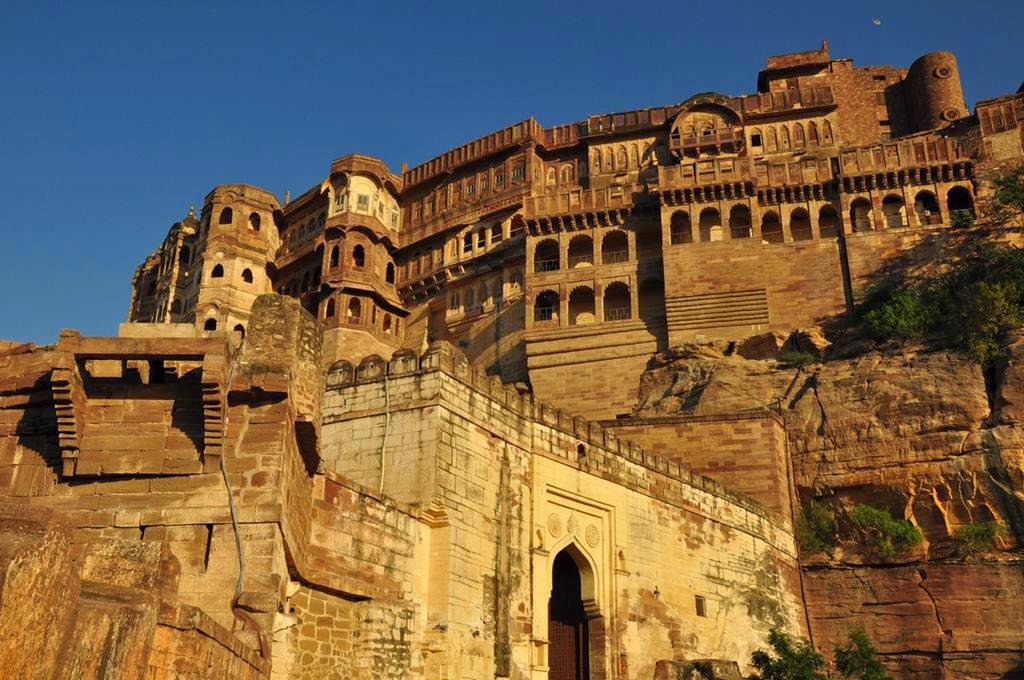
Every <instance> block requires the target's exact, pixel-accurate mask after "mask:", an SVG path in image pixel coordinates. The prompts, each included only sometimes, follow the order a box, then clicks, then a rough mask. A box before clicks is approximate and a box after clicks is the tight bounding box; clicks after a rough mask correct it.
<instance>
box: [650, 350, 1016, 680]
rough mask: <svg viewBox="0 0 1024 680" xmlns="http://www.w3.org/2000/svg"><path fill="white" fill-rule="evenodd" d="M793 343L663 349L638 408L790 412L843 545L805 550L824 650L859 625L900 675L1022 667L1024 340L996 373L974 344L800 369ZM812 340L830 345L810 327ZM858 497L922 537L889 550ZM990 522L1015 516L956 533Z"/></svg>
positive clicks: (992, 674) (995, 673) (975, 674)
mask: <svg viewBox="0 0 1024 680" xmlns="http://www.w3.org/2000/svg"><path fill="white" fill-rule="evenodd" d="M809 340H810V342H808V341H809ZM781 342H782V339H781V338H776V337H761V338H758V339H755V340H751V341H747V342H743V343H738V344H730V345H724V344H717V345H716V344H709V345H687V346H684V347H681V348H677V349H675V350H673V351H671V352H668V353H665V354H663V355H660V356H659V357H658V358H657V359H656V360H655V361H654V362H652V365H651V367H650V368H649V370H648V371H647V373H646V374H645V375H644V377H643V379H642V381H641V390H640V400H639V405H638V415H641V416H648V417H649V416H660V415H669V414H692V415H702V414H713V413H723V412H728V411H735V410H742V409H750V408H755V407H763V406H772V407H773V408H776V409H777V410H778V412H779V413H781V414H782V415H783V417H784V418H785V423H786V430H787V434H788V440H789V446H790V454H791V458H792V464H793V481H794V484H795V487H796V493H797V495H798V496H799V498H800V500H801V501H802V502H803V504H804V505H805V506H806V505H807V504H808V503H809V502H810V501H811V499H816V502H819V503H821V504H823V505H824V506H825V507H828V508H830V509H831V511H833V512H834V513H835V517H836V518H837V524H836V526H837V527H838V544H837V545H836V546H835V547H834V548H833V549H832V550H830V551H822V552H819V553H815V554H806V555H804V556H803V557H802V566H803V577H804V589H805V594H806V599H807V602H808V609H809V616H808V618H809V622H808V623H809V628H810V631H811V634H812V637H813V641H814V643H815V645H816V646H817V647H818V648H819V649H821V650H824V651H826V652H827V654H826V655H828V654H829V653H830V652H831V649H832V647H833V646H834V645H835V644H836V643H837V642H838V641H840V640H842V639H843V638H844V637H845V636H846V634H847V632H848V631H849V630H850V628H851V627H852V626H854V625H855V624H861V625H862V626H863V627H864V628H865V630H866V631H867V632H868V633H869V635H870V636H871V637H872V638H873V639H874V640H875V641H876V643H877V645H878V647H879V650H880V653H881V655H882V658H883V659H884V660H885V661H886V663H887V664H888V665H889V667H890V668H891V669H892V670H893V671H894V672H895V673H896V674H897V676H898V677H907V678H921V679H922V680H924V678H1008V677H1024V616H1021V613H1020V605H1019V601H1020V598H1021V596H1022V594H1024V549H1022V546H1024V344H1019V345H1016V346H1014V347H1013V348H1011V350H1012V351H1011V359H1010V361H1009V363H1008V365H1007V366H1006V367H1005V370H1003V371H1001V372H1000V374H999V375H996V376H994V377H993V376H989V377H988V379H987V380H986V376H985V375H984V374H983V371H982V369H981V367H980V366H978V365H977V364H976V363H974V362H972V361H971V360H970V359H967V358H966V357H962V356H960V355H958V354H954V353H949V352H927V351H920V350H912V349H906V348H902V349H898V350H891V351H885V352H880V351H871V352H866V353H861V354H859V355H857V356H853V357H850V358H846V359H838V360H826V361H825V362H824V363H816V364H811V365H808V366H804V367H803V368H792V367H787V366H786V365H784V364H783V363H781V362H778V361H775V360H773V359H771V358H770V357H773V356H778V350H779V349H780V346H781ZM789 342H790V344H791V345H792V344H793V342H794V338H790V340H789ZM803 342H804V345H805V347H804V348H809V349H812V350H815V351H820V349H821V343H819V342H815V337H814V334H813V333H812V334H808V335H805V336H803ZM743 355H745V356H747V357H769V358H767V359H757V358H744V356H743ZM857 504H868V505H871V506H874V507H877V508H882V509H886V510H888V511H890V512H891V514H892V515H893V516H894V517H895V518H898V519H899V518H905V519H907V520H909V521H910V522H911V523H913V524H914V525H916V526H917V527H918V528H919V529H920V530H921V532H922V534H923V536H924V540H923V541H922V542H921V543H919V544H918V545H916V546H914V547H913V548H911V549H908V550H906V551H904V552H901V553H899V554H897V555H895V556H889V557H888V558H886V557H882V556H880V555H879V554H877V551H873V550H872V549H871V548H870V547H869V546H867V545H865V541H864V540H863V538H861V539H858V538H857V536H856V535H854V534H853V533H852V532H850V531H849V530H848V529H849V526H848V522H844V518H845V517H848V512H849V510H851V509H852V508H853V507H854V506H855V505H857ZM990 522H999V523H1001V524H1002V525H1003V526H1004V527H1005V530H1004V531H1003V532H1002V533H1000V534H999V535H997V536H996V538H995V541H994V544H993V545H987V546H982V547H981V548H980V549H979V548H978V547H977V546H975V547H974V549H973V550H967V549H965V545H964V542H963V540H962V533H961V535H960V540H957V529H958V528H962V527H965V526H968V527H970V526H980V525H983V524H985V523H990ZM962 531H963V529H961V532H962Z"/></svg>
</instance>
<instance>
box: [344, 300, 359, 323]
mask: <svg viewBox="0 0 1024 680" xmlns="http://www.w3.org/2000/svg"><path fill="white" fill-rule="evenodd" d="M362 310H363V307H362V304H361V303H360V302H359V298H352V299H350V300H349V301H348V308H347V309H346V310H345V321H346V322H347V323H350V324H352V325H358V324H360V323H362V319H361V317H362Z"/></svg>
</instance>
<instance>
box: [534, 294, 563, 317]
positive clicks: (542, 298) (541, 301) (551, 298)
mask: <svg viewBox="0 0 1024 680" xmlns="http://www.w3.org/2000/svg"><path fill="white" fill-rule="evenodd" d="M533 321H534V323H536V324H538V325H552V326H557V325H558V293H556V292H555V291H553V290H545V291H543V292H541V293H540V294H538V295H537V298H536V299H535V300H534V302H533Z"/></svg>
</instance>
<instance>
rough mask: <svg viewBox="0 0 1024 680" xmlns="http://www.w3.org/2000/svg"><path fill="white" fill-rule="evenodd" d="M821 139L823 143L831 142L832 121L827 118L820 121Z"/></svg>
mask: <svg viewBox="0 0 1024 680" xmlns="http://www.w3.org/2000/svg"><path fill="white" fill-rule="evenodd" d="M821 141H822V143H823V144H831V143H832V123H830V122H828V121H827V120H824V121H822V122H821Z"/></svg>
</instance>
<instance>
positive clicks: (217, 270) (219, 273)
mask: <svg viewBox="0 0 1024 680" xmlns="http://www.w3.org/2000/svg"><path fill="white" fill-rule="evenodd" d="M223 276H224V267H223V266H222V265H219V264H215V265H213V270H212V271H211V272H210V278H211V279H219V278H223Z"/></svg>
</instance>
